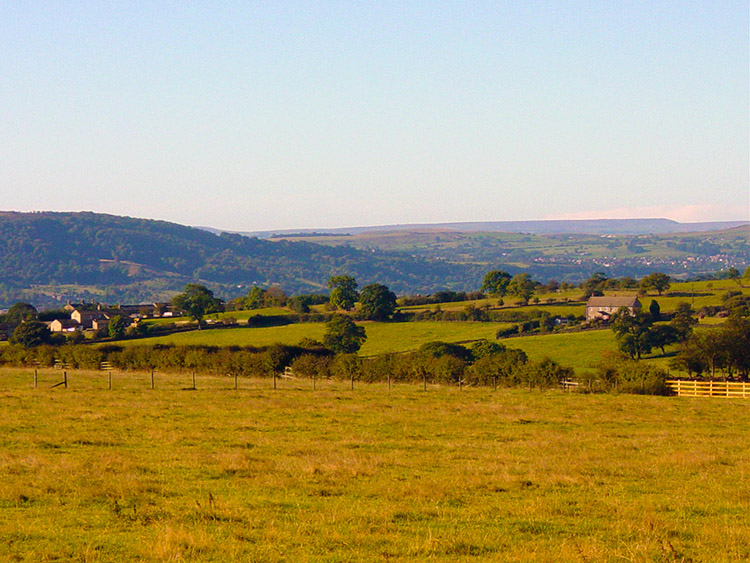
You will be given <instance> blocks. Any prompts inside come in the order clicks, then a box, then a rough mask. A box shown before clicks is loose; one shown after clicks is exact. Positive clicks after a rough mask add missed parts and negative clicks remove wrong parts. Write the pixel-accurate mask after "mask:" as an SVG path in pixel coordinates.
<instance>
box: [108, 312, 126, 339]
mask: <svg viewBox="0 0 750 563" xmlns="http://www.w3.org/2000/svg"><path fill="white" fill-rule="evenodd" d="M107 332H108V333H109V337H110V338H122V337H123V336H125V319H123V318H122V317H121V316H120V315H115V316H113V317H112V318H111V319H109V323H108V324H107Z"/></svg>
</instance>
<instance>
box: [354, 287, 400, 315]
mask: <svg viewBox="0 0 750 563" xmlns="http://www.w3.org/2000/svg"><path fill="white" fill-rule="evenodd" d="M359 302H360V304H361V305H362V316H363V317H364V318H365V319H367V320H370V321H386V320H388V319H390V318H391V317H392V316H393V313H395V312H396V294H395V293H393V292H392V291H391V290H389V289H388V286H385V285H383V284H380V283H372V284H370V285H366V286H365V287H363V288H362V291H361V292H360V293H359Z"/></svg>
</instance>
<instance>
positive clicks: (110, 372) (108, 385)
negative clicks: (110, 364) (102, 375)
mask: <svg viewBox="0 0 750 563" xmlns="http://www.w3.org/2000/svg"><path fill="white" fill-rule="evenodd" d="M107 389H109V390H110V391H111V390H112V371H111V370H110V371H108V372H107Z"/></svg>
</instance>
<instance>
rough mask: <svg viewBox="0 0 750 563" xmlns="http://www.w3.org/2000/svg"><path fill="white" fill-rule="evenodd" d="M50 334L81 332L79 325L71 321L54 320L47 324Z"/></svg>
mask: <svg viewBox="0 0 750 563" xmlns="http://www.w3.org/2000/svg"><path fill="white" fill-rule="evenodd" d="M49 329H50V330H51V331H52V332H74V331H76V330H81V323H79V322H78V321H75V320H73V319H55V320H54V321H52V322H51V323H50V324H49Z"/></svg>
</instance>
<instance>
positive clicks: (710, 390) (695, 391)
mask: <svg viewBox="0 0 750 563" xmlns="http://www.w3.org/2000/svg"><path fill="white" fill-rule="evenodd" d="M667 385H668V386H669V388H670V389H671V390H672V391H674V392H675V393H676V394H677V396H678V397H725V398H734V399H737V398H740V399H750V383H734V382H728V381H683V380H680V379H671V380H667Z"/></svg>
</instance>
